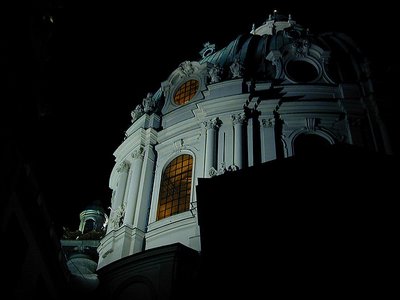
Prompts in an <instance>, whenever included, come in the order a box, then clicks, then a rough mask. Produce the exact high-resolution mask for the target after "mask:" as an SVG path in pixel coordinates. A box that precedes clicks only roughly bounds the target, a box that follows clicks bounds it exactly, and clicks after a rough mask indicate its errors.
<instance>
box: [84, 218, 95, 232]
mask: <svg viewBox="0 0 400 300" xmlns="http://www.w3.org/2000/svg"><path fill="white" fill-rule="evenodd" d="M95 229H96V221H95V219H93V218H88V219H86V220H85V225H84V228H83V233H86V232H90V231H93V230H95Z"/></svg>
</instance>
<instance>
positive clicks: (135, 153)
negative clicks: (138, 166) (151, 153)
mask: <svg viewBox="0 0 400 300" xmlns="http://www.w3.org/2000/svg"><path fill="white" fill-rule="evenodd" d="M131 155H132V157H133V159H143V157H144V148H143V147H142V146H140V147H139V148H138V149H136V150H135V151H133V152H132V154H131Z"/></svg>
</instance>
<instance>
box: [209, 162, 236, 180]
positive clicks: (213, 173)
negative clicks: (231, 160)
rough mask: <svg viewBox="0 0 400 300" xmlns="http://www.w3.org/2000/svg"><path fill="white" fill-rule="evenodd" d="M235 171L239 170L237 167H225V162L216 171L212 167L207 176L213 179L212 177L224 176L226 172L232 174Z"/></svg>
mask: <svg viewBox="0 0 400 300" xmlns="http://www.w3.org/2000/svg"><path fill="white" fill-rule="evenodd" d="M237 170H239V167H238V166H236V165H235V164H233V165H230V166H228V167H226V165H225V162H222V163H221V167H220V168H219V169H218V170H216V169H215V168H214V167H212V168H211V169H210V170H209V171H208V174H209V175H210V177H214V176H219V175H222V174H225V173H227V172H234V171H237Z"/></svg>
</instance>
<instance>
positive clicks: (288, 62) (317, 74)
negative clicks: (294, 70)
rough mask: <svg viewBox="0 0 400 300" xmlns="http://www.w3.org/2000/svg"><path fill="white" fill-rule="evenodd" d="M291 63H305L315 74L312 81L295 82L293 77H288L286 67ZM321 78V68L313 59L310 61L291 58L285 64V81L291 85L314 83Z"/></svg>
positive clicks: (304, 58) (307, 58)
mask: <svg viewBox="0 0 400 300" xmlns="http://www.w3.org/2000/svg"><path fill="white" fill-rule="evenodd" d="M293 62H305V63H308V64H310V65H311V66H312V67H313V68H314V69H315V71H316V72H317V73H316V76H315V77H314V79H312V80H308V81H299V80H295V79H294V78H293V76H290V73H289V72H288V65H289V64H290V63H293ZM321 76H322V68H321V66H320V64H319V63H318V62H317V61H315V60H314V59H311V58H310V57H293V58H291V59H288V60H287V61H286V62H285V77H286V79H287V80H289V81H290V82H292V83H298V84H309V83H315V82H317V81H319V80H320V79H321Z"/></svg>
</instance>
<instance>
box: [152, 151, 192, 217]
mask: <svg viewBox="0 0 400 300" xmlns="http://www.w3.org/2000/svg"><path fill="white" fill-rule="evenodd" d="M192 167H193V158H192V156H190V155H188V154H184V155H180V156H178V157H177V158H175V159H174V160H173V161H171V162H170V163H169V164H168V166H167V167H166V168H165V170H164V172H163V175H162V178H161V187H160V196H159V198H158V211H157V220H161V219H163V218H166V217H169V216H172V215H176V214H179V213H182V212H185V211H187V210H189V205H190V192H191V189H192Z"/></svg>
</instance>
